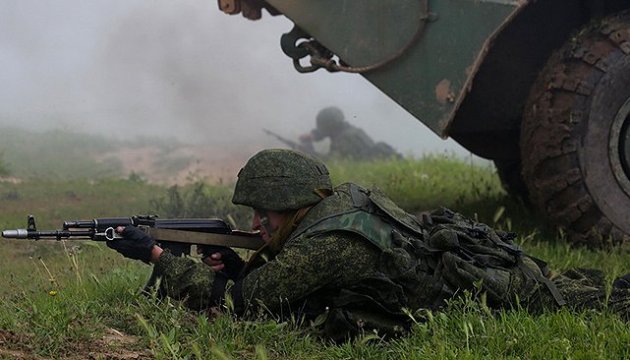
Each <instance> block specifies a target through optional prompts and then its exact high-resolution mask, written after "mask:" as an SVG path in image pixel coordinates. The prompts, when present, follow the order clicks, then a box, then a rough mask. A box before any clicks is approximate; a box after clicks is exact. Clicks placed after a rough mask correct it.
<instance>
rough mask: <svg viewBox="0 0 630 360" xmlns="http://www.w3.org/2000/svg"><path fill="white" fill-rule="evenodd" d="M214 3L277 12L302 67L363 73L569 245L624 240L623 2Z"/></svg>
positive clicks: (628, 51) (254, 14) (629, 111)
mask: <svg viewBox="0 0 630 360" xmlns="http://www.w3.org/2000/svg"><path fill="white" fill-rule="evenodd" d="M218 1H219V8H220V9H221V10H223V11H224V12H226V13H228V14H238V13H242V14H243V15H244V16H245V17H247V18H250V19H258V18H260V17H261V12H262V10H263V9H266V10H267V11H268V12H269V13H271V14H272V15H278V14H283V15H285V16H286V17H287V18H289V19H290V20H292V21H293V23H294V24H295V27H294V28H293V30H292V31H290V32H288V33H286V34H284V35H283V36H282V38H281V46H282V49H283V51H284V52H285V53H286V54H287V55H288V56H289V57H291V58H292V59H293V63H294V66H295V68H296V69H297V70H298V71H300V72H311V71H315V70H317V69H321V68H323V69H327V70H329V71H333V72H334V71H346V72H354V73H359V74H361V75H362V76H364V77H365V78H366V79H367V80H369V81H370V82H371V83H372V84H374V85H375V86H376V87H378V88H379V89H380V90H381V91H383V92H384V93H385V94H387V95H388V96H389V97H391V98H392V99H393V100H394V101H396V102H397V103H398V104H399V105H400V106H402V107H403V108H405V109H406V110H407V111H408V112H409V113H411V114H412V115H414V116H415V117H416V118H418V119H419V120H420V121H421V122H422V123H424V124H426V125H427V126H428V127H430V128H431V129H432V130H433V131H434V132H435V133H436V134H438V135H439V136H441V137H444V138H446V137H451V138H453V139H454V140H455V141H457V142H458V143H460V144H461V145H462V146H464V147H465V148H466V149H468V150H469V151H471V152H472V153H474V154H476V155H478V156H481V157H484V158H487V159H491V160H493V161H494V163H495V164H496V166H497V169H498V173H499V176H500V177H501V180H502V181H503V184H504V186H505V187H506V189H507V190H508V191H509V192H510V193H511V194H514V195H519V196H522V197H523V198H524V199H527V200H529V201H530V202H531V203H532V204H534V205H536V206H537V207H538V208H539V209H540V210H541V211H542V212H543V213H544V214H546V215H547V217H548V218H549V219H550V221H552V222H553V223H554V224H556V225H558V226H561V227H563V228H565V229H566V231H567V234H568V237H569V239H570V241H572V242H573V243H576V244H585V245H588V246H590V247H609V246H612V245H618V244H625V245H627V244H628V243H630V10H628V9H630V1H628V0H537V1H534V0H218Z"/></svg>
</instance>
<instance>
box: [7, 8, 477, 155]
mask: <svg viewBox="0 0 630 360" xmlns="http://www.w3.org/2000/svg"><path fill="white" fill-rule="evenodd" d="M291 27H292V24H291V22H290V21H288V20H287V19H286V18H284V17H282V16H278V17H271V16H269V15H268V14H267V13H265V14H264V16H263V19H262V20H259V21H255V22H253V21H249V20H246V19H244V18H242V17H240V16H236V17H230V16H227V15H225V14H223V13H221V12H220V11H219V10H218V9H217V5H216V1H214V0H178V1H168V0H154V1H150V2H149V1H142V0H108V1H89V2H88V1H76V0H74V1H73V0H55V1H36V0H4V1H2V2H1V3H0V81H1V82H2V84H3V87H2V88H0V124H1V125H7V124H10V125H21V126H25V127H29V128H33V129H48V128H66V129H71V130H77V131H82V132H90V133H102V134H108V135H111V136H114V137H118V138H126V137H134V136H138V135H146V136H161V137H162V136H168V137H175V138H177V139H179V140H182V141H184V142H188V143H194V144H213V145H216V146H219V147H221V148H222V149H225V151H226V152H230V151H233V150H235V149H238V148H242V147H243V144H249V145H251V146H252V147H254V148H255V147H258V148H262V147H267V146H281V144H280V143H277V142H276V141H275V140H274V139H272V138H270V137H269V136H268V135H266V134H265V133H264V132H263V131H262V129H263V128H267V129H270V130H273V131H276V132H278V133H280V134H281V135H283V136H286V137H289V138H291V137H296V136H297V135H298V134H300V133H303V132H306V131H309V130H310V129H311V128H312V127H313V126H314V118H315V114H316V113H317V111H318V110H319V109H320V108H322V107H324V106H330V105H336V106H339V107H340V108H341V109H343V111H344V112H345V114H346V117H347V118H348V120H349V121H350V122H351V123H353V124H355V125H358V126H361V127H363V128H364V129H365V130H366V131H367V133H368V134H370V135H371V136H372V137H373V138H374V139H375V140H378V141H386V142H388V143H390V144H391V145H393V146H394V147H395V148H397V149H398V150H399V151H400V152H402V153H405V154H414V155H419V154H422V153H424V152H427V151H428V152H453V153H456V154H459V155H464V156H466V155H468V154H469V153H468V151H466V150H464V149H463V148H461V147H460V146H459V145H457V144H456V143H455V142H453V141H450V140H449V141H443V140H441V139H439V138H438V136H437V135H435V134H433V133H432V132H430V131H429V130H428V128H427V127H426V126H424V125H423V124H421V123H420V122H419V121H418V120H416V119H415V118H413V117H412V116H411V115H409V114H408V113H406V112H405V111H404V110H403V109H402V108H400V107H399V106H398V105H397V104H396V103H394V102H393V101H392V100H390V99H389V98H387V97H386V96H385V95H384V94H382V93H380V91H379V90H378V89H376V88H375V87H374V86H372V85H371V84H370V83H369V82H367V80H365V79H363V78H362V77H360V76H359V75H350V74H329V73H326V72H323V71H322V70H320V71H319V72H317V73H315V74H309V75H304V74H298V73H297V72H296V71H295V70H294V69H293V66H292V64H291V60H290V59H289V58H287V57H286V56H285V55H284V54H283V53H282V51H281V49H280V36H281V34H282V33H284V32H287V31H289V30H290V29H291Z"/></svg>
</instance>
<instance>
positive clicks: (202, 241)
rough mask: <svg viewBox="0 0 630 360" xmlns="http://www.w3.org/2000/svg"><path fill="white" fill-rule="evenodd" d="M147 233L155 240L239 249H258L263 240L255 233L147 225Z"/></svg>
mask: <svg viewBox="0 0 630 360" xmlns="http://www.w3.org/2000/svg"><path fill="white" fill-rule="evenodd" d="M145 230H146V232H147V234H149V236H151V237H152V238H153V239H155V241H158V242H160V241H172V242H178V243H188V244H196V245H218V246H227V247H236V248H241V249H250V250H258V249H260V248H261V247H262V246H263V245H264V244H265V242H264V241H263V240H262V239H261V238H260V237H259V236H257V234H256V233H247V232H234V233H232V234H215V233H204V232H196V231H185V230H173V229H156V228H152V227H147V228H146V229H145Z"/></svg>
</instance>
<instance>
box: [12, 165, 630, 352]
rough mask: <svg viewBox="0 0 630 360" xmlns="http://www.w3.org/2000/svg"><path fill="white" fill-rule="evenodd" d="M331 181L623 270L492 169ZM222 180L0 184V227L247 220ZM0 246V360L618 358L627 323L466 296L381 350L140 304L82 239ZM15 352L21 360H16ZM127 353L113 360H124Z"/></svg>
mask: <svg viewBox="0 0 630 360" xmlns="http://www.w3.org/2000/svg"><path fill="white" fill-rule="evenodd" d="M331 171H332V173H333V179H334V182H335V183H339V182H343V181H349V180H354V181H356V182H359V183H360V184H363V185H365V186H370V187H371V186H377V187H379V188H380V189H382V190H383V191H385V192H386V193H388V194H391V195H392V197H393V198H394V199H395V200H396V201H397V202H399V203H401V204H402V205H403V207H405V208H406V209H407V210H409V211H412V212H418V211H422V210H427V209H430V208H434V207H437V206H440V205H444V206H447V207H450V208H453V209H456V210H458V211H460V212H462V213H464V214H466V215H468V216H473V217H477V218H478V219H479V220H480V221H482V222H486V223H488V224H490V225H492V226H495V227H498V228H502V229H511V230H515V231H517V232H518V233H519V234H520V236H519V238H518V241H519V242H520V243H521V244H522V246H523V247H524V248H525V249H526V250H527V251H528V252H531V253H533V254H534V255H536V256H539V257H541V258H543V259H545V260H548V261H549V262H550V264H551V265H552V267H553V268H554V269H556V270H561V269H566V268H570V267H597V268H603V269H604V270H605V271H606V274H607V277H608V278H609V279H612V278H613V277H615V276H618V275H620V274H623V273H625V272H628V271H630V268H629V267H628V265H627V264H629V263H630V261H629V260H630V256H629V255H628V254H625V253H618V252H615V251H609V252H607V251H588V250H585V249H571V248H570V247H569V246H568V245H567V244H566V243H565V241H564V239H563V236H562V233H558V232H556V231H554V230H551V229H549V228H545V227H541V222H540V220H539V219H536V217H535V216H534V215H533V214H532V213H530V212H529V211H528V210H527V209H526V208H525V207H524V206H523V205H522V204H521V203H520V202H518V201H515V200H512V199H510V198H508V197H507V196H506V195H505V194H504V193H503V191H502V190H501V189H500V186H499V182H498V179H497V178H496V176H495V174H494V173H493V170H492V169H491V168H483V167H477V166H472V165H470V164H467V163H463V162H461V161H459V160H456V159H452V158H443V157H437V156H430V157H426V158H423V159H417V160H413V159H407V160H402V161H395V162H383V163H371V164H368V163H359V164H352V163H343V162H339V163H334V164H331ZM231 188H232V187H231V185H219V186H213V185H208V184H203V183H196V184H192V185H189V186H185V187H172V188H164V187H158V186H154V185H150V184H147V183H145V182H143V181H142V180H141V179H139V178H136V177H131V178H129V179H118V180H116V179H104V180H98V181H93V180H82V179H73V180H68V181H65V180H64V181H61V180H59V181H51V180H41V179H31V180H28V181H25V182H23V183H19V184H9V183H0V214H1V216H0V226H1V227H2V228H5V229H6V228H16V227H24V225H25V221H26V214H29V213H34V214H35V215H37V216H38V221H39V223H38V225H39V227H40V228H42V229H43V228H56V227H58V226H60V224H61V222H62V220H63V219H70V218H93V217H100V216H121V215H132V214H146V213H157V214H160V215H161V216H162V217H179V216H219V217H223V218H229V219H231V220H230V221H231V222H232V223H233V224H234V225H236V226H238V227H241V228H242V227H246V226H247V224H248V223H249V216H250V214H249V211H248V210H246V209H244V208H241V207H235V206H233V205H231V204H230V202H229V200H230V192H231ZM0 251H2V254H3V255H4V261H2V262H0V272H1V273H2V274H3V276H2V277H0V329H1V330H0V358H19V357H20V356H23V357H28V356H31V357H35V356H44V357H50V358H54V359H68V358H70V359H84V358H95V359H99V358H101V359H105V358H134V357H135V358H143V357H145V358H156V359H209V358H215V359H231V358H248V359H287V358H288V359H331V358H334V359H355V358H367V359H399V358H405V359H444V358H447V359H454V358H457V359H486V358H508V359H520V358H527V359H550V358H552V359H553V358H575V359H621V358H629V357H630V347H629V346H628V344H629V343H630V327H629V326H628V324H627V323H625V322H623V321H621V320H620V319H619V318H618V317H616V316H614V315H611V314H609V313H607V312H605V311H604V312H602V313H595V312H585V313H578V314H575V313H571V312H569V311H568V310H563V311H559V312H551V313H546V314H543V315H540V316H533V315H529V314H527V313H526V312H525V311H522V310H518V311H505V312H498V313H494V312H491V311H490V310H489V309H488V308H486V307H485V306H484V305H483V304H479V303H476V302H473V301H470V300H459V301H454V302H452V303H451V304H450V305H449V309H448V310H447V311H446V312H444V313H429V312H420V313H417V314H414V319H415V321H416V322H417V323H416V325H414V327H413V331H412V332H411V334H409V336H406V337H404V338H400V339H396V340H389V341H383V340H381V339H379V338H378V337H377V336H375V335H374V334H366V335H365V336H364V337H362V338H359V339H356V340H354V341H352V342H348V343H345V344H330V343H327V342H325V341H322V340H319V339H317V338H316V337H314V336H313V335H312V334H311V333H310V332H309V329H308V325H306V324H302V325H301V326H299V325H298V324H295V323H292V322H288V323H276V322H274V321H272V320H271V319H266V320H265V319H262V320H261V321H256V322H245V321H235V320H234V319H233V318H232V316H230V314H222V315H218V316H212V318H209V316H208V314H205V313H196V312H192V311H189V310H186V309H184V308H182V306H181V305H180V304H179V303H178V302H175V301H171V300H168V299H166V300H162V301H160V300H158V299H156V298H155V297H154V296H151V295H149V296H147V295H142V294H140V293H139V292H138V289H140V288H141V287H142V285H143V284H144V282H145V281H146V279H147V278H148V275H149V273H150V267H148V266H146V265H144V264H142V263H139V262H134V261H130V260H126V259H123V258H122V257H121V256H119V255H118V254H117V253H115V252H113V251H111V250H110V249H108V248H107V247H105V246H103V244H99V243H94V242H89V241H66V242H55V241H49V242H46V241H39V242H34V241H28V242H27V241H23V240H22V241H19V240H11V241H9V240H2V241H1V242H0ZM26 355H28V356H26ZM125 356H126V357H125Z"/></svg>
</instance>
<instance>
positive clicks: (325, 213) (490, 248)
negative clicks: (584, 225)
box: [157, 184, 630, 339]
mask: <svg viewBox="0 0 630 360" xmlns="http://www.w3.org/2000/svg"><path fill="white" fill-rule="evenodd" d="M512 237H513V235H510V234H507V233H503V232H497V231H494V230H493V229H491V228H489V227H488V226H486V225H484V224H480V223H476V222H474V221H472V220H470V219H466V218H464V217H462V216H461V215H458V214H456V213H453V212H451V211H449V210H446V209H442V210H439V211H437V212H434V213H432V214H430V215H426V216H425V217H424V219H423V220H422V221H419V220H418V219H417V218H416V217H414V216H412V215H410V214H408V213H406V212H404V211H403V210H402V209H400V208H399V207H398V206H396V205H395V204H394V203H393V202H392V201H391V200H389V199H388V198H387V197H385V196H384V195H383V194H382V193H380V192H378V191H375V190H373V191H368V190H365V189H362V188H361V187H359V186H357V185H354V184H343V185H341V186H339V187H337V188H336V189H335V191H334V193H333V195H331V196H328V197H326V198H325V199H323V200H321V201H319V202H318V203H317V204H316V205H315V206H314V207H312V208H311V209H310V210H309V211H308V213H307V215H306V216H305V217H304V218H303V219H302V221H301V222H300V224H299V226H298V227H297V228H296V229H295V231H293V233H291V235H290V236H289V238H288V240H287V241H286V242H285V243H284V245H283V247H282V249H281V250H280V251H279V252H278V253H277V254H276V255H275V256H274V255H271V257H270V259H269V260H268V261H267V262H265V263H262V264H261V263H256V264H253V263H252V264H251V265H250V266H249V267H248V268H247V269H246V272H245V273H244V274H243V276H241V277H240V278H239V279H237V280H236V282H235V284H234V285H233V286H232V287H231V289H230V290H229V291H231V295H232V297H233V299H234V303H235V308H236V311H237V313H239V314H246V315H247V314H255V313H256V311H257V310H260V309H261V308H263V309H265V311H270V312H271V313H274V314H285V315H286V314H291V315H296V314H297V315H300V316H303V317H304V318H306V319H309V320H313V321H314V323H316V324H317V325H318V326H319V328H320V329H321V330H322V331H323V333H324V334H326V335H327V336H329V337H331V338H333V339H343V338H345V337H346V336H348V335H352V334H356V333H358V332H360V331H362V330H366V329H377V330H379V331H380V333H385V334H394V333H399V332H402V331H404V330H405V329H406V328H407V327H408V325H409V321H408V320H409V318H408V317H407V316H406V315H405V314H404V312H403V310H402V309H403V308H407V309H410V310H412V311H413V310H416V309H419V308H426V309H432V310H437V309H440V308H442V307H443V306H444V305H445V300H448V299H452V298H454V297H457V296H460V295H461V294H463V291H464V290H469V291H470V292H472V293H484V294H486V299H487V304H488V305H489V306H490V307H493V308H509V307H511V306H513V305H515V304H516V302H517V301H518V302H519V305H521V306H523V307H525V308H527V309H529V310H530V311H532V312H539V311H542V310H544V309H553V308H557V307H559V306H561V305H562V304H564V302H567V304H568V305H569V306H573V307H576V308H597V309H599V308H602V307H603V306H604V304H605V295H606V293H605V286H604V280H603V276H602V274H601V272H597V271H592V270H573V271H569V272H567V273H566V274H563V275H560V276H557V277H555V278H553V279H550V278H549V273H548V271H547V270H546V267H545V266H544V264H543V263H542V262H541V261H539V260H536V259H532V258H530V257H528V256H527V255H525V254H523V253H522V252H521V251H520V250H519V249H518V248H517V247H516V246H515V245H514V244H513V243H512V241H511V239H512ZM157 266H158V267H159V269H160V270H161V272H162V273H164V274H165V278H164V284H165V286H166V289H167V293H168V294H169V295H170V296H173V297H176V298H181V299H185V300H186V301H187V304H188V305H189V306H191V307H193V308H198V309H199V308H204V307H207V306H209V305H210V304H213V303H215V302H216V300H217V299H216V298H217V295H216V294H214V299H213V293H215V292H216V291H219V292H220V289H221V288H222V286H223V285H224V283H223V282H221V284H220V285H219V286H217V281H216V279H217V278H218V277H216V276H215V274H213V273H212V272H211V271H210V270H209V268H208V267H207V266H205V265H203V264H199V263H195V262H193V261H192V260H190V259H186V258H176V257H174V256H172V255H170V254H169V253H168V252H165V253H164V254H163V255H162V257H161V258H160V261H159V262H158V264H157ZM213 288H214V289H213ZM629 298H630V294H629V293H628V290H625V289H614V290H613V294H612V296H611V299H610V301H611V308H612V309H613V310H615V311H618V312H619V313H621V314H622V315H623V316H627V315H628V300H627V299H629ZM517 299H518V300H517ZM263 305H264V306H263Z"/></svg>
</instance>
